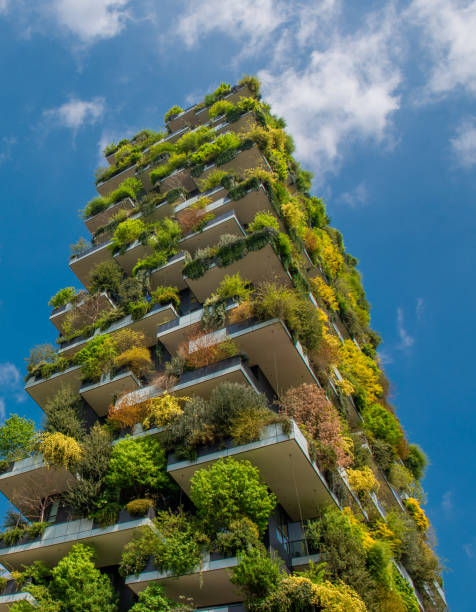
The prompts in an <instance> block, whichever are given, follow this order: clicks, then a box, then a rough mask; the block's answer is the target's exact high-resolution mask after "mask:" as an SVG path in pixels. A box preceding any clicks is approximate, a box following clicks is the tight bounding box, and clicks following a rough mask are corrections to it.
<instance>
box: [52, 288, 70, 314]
mask: <svg viewBox="0 0 476 612" xmlns="http://www.w3.org/2000/svg"><path fill="white" fill-rule="evenodd" d="M76 293H77V292H76V289H75V288H74V287H65V288H64V289H60V290H59V291H58V293H56V294H55V295H54V296H53V297H52V298H50V301H49V302H48V306H51V307H52V308H53V309H56V308H61V306H66V304H69V302H71V300H72V299H73V298H75V297H76Z"/></svg>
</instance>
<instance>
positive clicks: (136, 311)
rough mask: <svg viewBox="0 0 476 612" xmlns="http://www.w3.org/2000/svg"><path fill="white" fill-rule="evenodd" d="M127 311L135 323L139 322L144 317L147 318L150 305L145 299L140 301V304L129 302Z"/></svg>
mask: <svg viewBox="0 0 476 612" xmlns="http://www.w3.org/2000/svg"><path fill="white" fill-rule="evenodd" d="M127 310H128V312H129V314H130V315H131V317H132V319H133V320H134V321H138V320H139V319H142V317H145V315H146V314H147V313H148V312H149V310H150V304H149V302H147V300H145V299H142V300H139V301H138V302H129V304H128V305H127Z"/></svg>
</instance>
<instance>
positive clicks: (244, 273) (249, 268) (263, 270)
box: [185, 244, 291, 303]
mask: <svg viewBox="0 0 476 612" xmlns="http://www.w3.org/2000/svg"><path fill="white" fill-rule="evenodd" d="M238 273H239V274H240V276H241V278H242V279H243V280H244V281H248V282H250V283H253V284H254V285H258V284H259V283H260V282H263V280H267V281H273V282H276V283H277V284H279V285H284V286H290V285H291V278H290V276H289V274H288V273H287V272H286V270H285V269H284V268H283V264H282V263H281V261H280V259H279V257H278V256H277V255H276V252H275V251H274V249H273V247H272V246H271V245H269V244H268V245H266V246H265V247H264V248H262V249H260V250H259V251H251V252H250V253H248V254H247V255H245V257H243V258H242V259H239V260H238V261H235V262H233V263H232V264H230V265H229V266H226V267H225V268H221V267H219V266H217V265H212V266H211V267H210V268H209V269H208V270H207V271H206V272H205V274H204V275H203V276H201V277H200V278H197V279H191V278H185V282H186V283H187V285H188V286H189V287H190V289H191V291H192V292H193V294H194V295H195V297H196V298H197V300H198V301H199V302H201V303H203V302H204V301H205V300H206V299H207V297H208V296H209V295H210V294H212V293H213V292H214V291H216V289H217V287H218V285H219V284H220V283H221V281H222V280H223V279H224V278H225V276H226V275H230V276H232V275H233V274H238Z"/></svg>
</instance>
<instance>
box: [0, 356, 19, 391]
mask: <svg viewBox="0 0 476 612" xmlns="http://www.w3.org/2000/svg"><path fill="white" fill-rule="evenodd" d="M19 382H20V372H19V371H18V368H17V367H16V366H15V364H13V363H10V362H8V361H7V362H5V363H0V387H8V388H12V387H16V386H17V385H18V383H19Z"/></svg>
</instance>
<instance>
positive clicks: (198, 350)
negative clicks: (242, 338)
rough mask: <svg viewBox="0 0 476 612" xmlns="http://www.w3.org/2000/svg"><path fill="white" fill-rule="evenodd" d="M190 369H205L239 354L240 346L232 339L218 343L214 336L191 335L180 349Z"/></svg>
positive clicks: (205, 334) (180, 353)
mask: <svg viewBox="0 0 476 612" xmlns="http://www.w3.org/2000/svg"><path fill="white" fill-rule="evenodd" d="M177 353H178V355H179V356H180V357H182V358H183V359H184V363H185V366H186V367H187V368H188V369H192V370H193V369H196V368H203V367H205V366H209V365H211V364H213V363H217V362H219V361H222V360H223V359H227V358H229V357H233V356H234V355H237V354H238V346H237V344H236V343H235V342H234V340H232V339H231V338H226V339H225V340H223V341H221V342H217V341H216V340H215V338H214V337H213V335H212V334H207V333H204V332H201V331H199V332H197V333H194V334H191V335H190V337H189V338H188V339H187V340H185V341H184V342H183V343H182V344H181V345H180V346H179V348H178V350H177Z"/></svg>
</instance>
